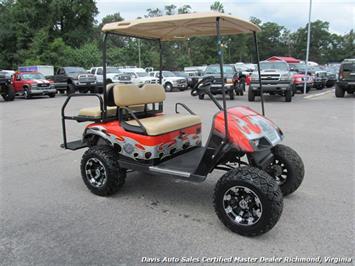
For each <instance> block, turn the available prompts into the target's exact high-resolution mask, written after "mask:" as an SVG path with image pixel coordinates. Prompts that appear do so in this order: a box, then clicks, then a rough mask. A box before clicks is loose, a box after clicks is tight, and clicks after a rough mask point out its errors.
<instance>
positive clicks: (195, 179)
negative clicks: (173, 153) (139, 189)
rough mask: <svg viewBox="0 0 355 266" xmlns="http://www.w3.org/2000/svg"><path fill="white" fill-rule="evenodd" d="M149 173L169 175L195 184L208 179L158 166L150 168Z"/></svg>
mask: <svg viewBox="0 0 355 266" xmlns="http://www.w3.org/2000/svg"><path fill="white" fill-rule="evenodd" d="M149 171H151V172H155V173H159V174H168V175H173V176H176V177H179V178H181V179H186V180H189V181H193V182H202V181H204V180H205V179H206V176H200V175H194V174H191V173H189V172H183V171H178V170H173V169H166V168H160V167H157V166H149Z"/></svg>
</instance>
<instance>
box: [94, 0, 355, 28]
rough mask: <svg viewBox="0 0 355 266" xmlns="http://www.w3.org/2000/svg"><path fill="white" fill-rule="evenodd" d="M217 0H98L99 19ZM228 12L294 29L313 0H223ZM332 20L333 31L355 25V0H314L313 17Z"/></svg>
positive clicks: (198, 7) (205, 7) (203, 6)
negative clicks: (117, 13)
mask: <svg viewBox="0 0 355 266" xmlns="http://www.w3.org/2000/svg"><path fill="white" fill-rule="evenodd" d="M213 2H214V0H205V1H201V0H189V1H182V0H96V3H97V8H98V10H99V14H98V16H97V17H96V19H97V21H98V22H101V19H102V18H103V17H104V16H106V15H109V14H113V13H116V12H119V13H120V14H121V17H123V18H124V19H125V20H130V19H135V18H137V17H143V16H144V15H145V14H146V13H147V11H146V10H147V9H148V8H152V9H154V8H160V9H164V6H165V5H170V4H174V5H175V6H177V7H180V6H183V5H185V4H189V5H190V6H191V8H192V10H193V11H197V12H199V11H200V12H203V11H209V10H210V5H211V4H212V3H213ZM220 2H222V3H223V5H224V10H225V13H231V14H232V15H234V16H237V17H240V18H243V19H249V18H250V17H252V16H253V17H257V18H259V19H261V20H262V21H263V22H266V21H270V22H276V23H278V24H280V25H283V26H285V27H286V28H287V29H289V30H291V31H295V30H297V29H298V28H300V27H304V26H305V25H306V23H307V21H308V9H309V0H294V1H288V0H220ZM317 19H320V20H324V21H328V22H329V23H330V27H329V28H330V31H331V32H333V33H338V34H345V33H348V32H349V31H350V30H351V29H354V25H355V1H354V0H313V1H312V17H311V20H312V21H315V20H317Z"/></svg>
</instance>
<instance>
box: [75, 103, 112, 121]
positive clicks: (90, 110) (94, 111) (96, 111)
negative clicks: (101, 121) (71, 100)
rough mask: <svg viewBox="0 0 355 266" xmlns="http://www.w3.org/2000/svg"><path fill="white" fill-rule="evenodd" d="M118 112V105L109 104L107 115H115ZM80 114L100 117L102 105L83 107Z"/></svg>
mask: <svg viewBox="0 0 355 266" xmlns="http://www.w3.org/2000/svg"><path fill="white" fill-rule="evenodd" d="M116 112H117V107H113V106H107V116H115V115H116ZM79 116H85V117H93V118H100V117H101V109H100V106H96V107H87V108H82V109H80V111H79Z"/></svg>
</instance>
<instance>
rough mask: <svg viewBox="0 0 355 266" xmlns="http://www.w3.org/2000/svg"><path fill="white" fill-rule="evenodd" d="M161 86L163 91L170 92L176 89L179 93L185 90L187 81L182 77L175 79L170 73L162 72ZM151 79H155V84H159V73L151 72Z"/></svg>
mask: <svg viewBox="0 0 355 266" xmlns="http://www.w3.org/2000/svg"><path fill="white" fill-rule="evenodd" d="M162 74H163V76H162V85H163V87H164V89H165V91H172V90H173V89H175V88H177V89H179V90H180V91H183V90H186V89H187V80H186V78H184V77H177V76H176V75H175V74H174V73H173V72H171V71H163V72H162ZM149 76H150V77H151V78H155V80H156V83H158V82H159V71H153V72H150V73H149Z"/></svg>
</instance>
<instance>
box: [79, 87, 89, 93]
mask: <svg viewBox="0 0 355 266" xmlns="http://www.w3.org/2000/svg"><path fill="white" fill-rule="evenodd" d="M89 91H90V89H89V88H82V89H79V92H80V93H88V92H89Z"/></svg>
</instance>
